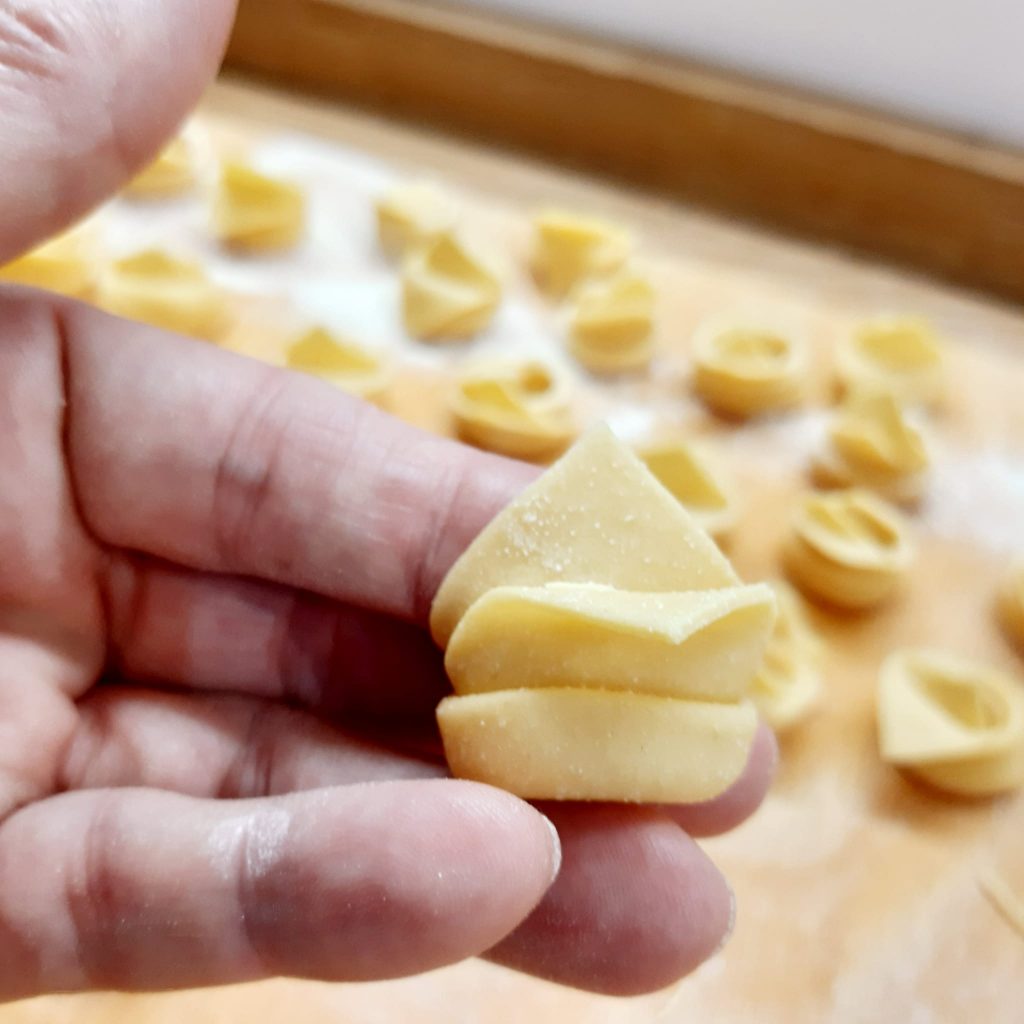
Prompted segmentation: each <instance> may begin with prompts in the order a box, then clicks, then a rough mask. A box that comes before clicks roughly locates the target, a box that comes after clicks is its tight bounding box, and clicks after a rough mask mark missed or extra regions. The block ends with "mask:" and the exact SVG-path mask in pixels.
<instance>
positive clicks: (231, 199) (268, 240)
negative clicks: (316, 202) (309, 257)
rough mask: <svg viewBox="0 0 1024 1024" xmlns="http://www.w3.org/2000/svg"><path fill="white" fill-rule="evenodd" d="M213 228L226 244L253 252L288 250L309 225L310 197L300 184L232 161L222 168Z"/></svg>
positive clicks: (214, 208)
mask: <svg viewBox="0 0 1024 1024" xmlns="http://www.w3.org/2000/svg"><path fill="white" fill-rule="evenodd" d="M213 228H214V233H215V234H216V236H217V238H219V239H220V240H221V241H222V242H223V243H224V244H225V245H228V246H232V247H234V248H237V249H247V250H250V251H253V252H262V251H266V250H277V249H288V248H291V247H292V246H293V245H295V244H296V243H297V242H298V240H299V238H300V237H301V235H302V233H303V232H304V231H305V228H306V197H305V194H304V193H303V191H302V189H301V188H299V187H298V185H295V184H292V183H291V182H287V181H279V180H277V179H276V178H270V177H267V176H266V175H264V174H260V173H258V172H257V171H255V170H254V169H253V168H251V167H247V166H246V165H245V164H241V163H236V162H234V161H231V162H228V163H226V164H225V165H224V167H223V168H222V170H221V178H220V186H219V190H218V193H217V198H216V201H215V203H214V207H213Z"/></svg>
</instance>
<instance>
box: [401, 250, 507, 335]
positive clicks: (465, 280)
mask: <svg viewBox="0 0 1024 1024" xmlns="http://www.w3.org/2000/svg"><path fill="white" fill-rule="evenodd" d="M500 302H501V280H500V277H499V275H498V272H497V270H496V268H495V267H493V266H492V265H491V262H490V260H489V259H488V258H487V257H486V256H485V255H484V254H483V253H481V252H479V251H477V249H476V248H475V247H474V246H472V245H470V244H469V242H468V241H467V240H466V239H465V238H464V237H463V236H461V235H458V234H455V233H452V232H445V233H444V234H442V235H439V236H438V237H437V238H435V239H434V240H433V241H432V242H429V243H428V244H426V245H424V246H423V247H421V248H419V249H416V250H415V251H414V252H412V253H411V254H410V255H409V256H408V258H407V259H406V260H405V263H404V264H403V266H402V316H403V319H404V321H405V326H406V329H407V330H408V331H409V333H410V334H411V335H413V337H416V338H419V339H421V340H422V341H447V340H452V341H457V340H463V339H467V338H472V337H473V336H474V335H476V334H479V333H480V332H481V331H482V330H484V328H485V327H487V325H488V324H489V323H490V322H491V320H492V319H493V318H494V314H495V312H496V311H497V309H498V305H499V303H500Z"/></svg>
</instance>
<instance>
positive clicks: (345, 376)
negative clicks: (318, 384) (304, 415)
mask: <svg viewBox="0 0 1024 1024" xmlns="http://www.w3.org/2000/svg"><path fill="white" fill-rule="evenodd" d="M285 363H286V365H287V366H288V367H290V368H291V369H293V370H300V371H302V372H303V373H310V374H313V375H314V376H316V377H320V378H322V379H323V380H326V381H328V382H330V383H331V384H334V385H335V386H336V387H338V388H341V389H342V390H343V391H348V392H350V393H351V394H353V395H358V396H359V397H360V398H365V399H367V401H370V402H381V401H383V399H384V396H385V395H386V393H387V390H388V385H389V384H390V381H391V369H390V366H389V365H388V363H387V361H386V360H385V359H384V358H383V357H381V356H380V355H379V354H378V353H376V352H374V351H372V350H370V349H367V348H364V347H363V346H362V345H359V344H357V343H356V342H354V341H350V340H349V339H348V338H343V337H340V336H339V335H336V334H332V333H331V332H330V331H328V330H325V329H324V328H323V327H314V328H312V329H311V330H309V331H306V332H305V333H304V334H303V335H302V336H301V337H299V338H297V339H296V340H295V341H294V342H293V343H292V344H291V345H289V347H288V351H287V354H286V356H285Z"/></svg>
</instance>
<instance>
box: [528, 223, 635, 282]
mask: <svg viewBox="0 0 1024 1024" xmlns="http://www.w3.org/2000/svg"><path fill="white" fill-rule="evenodd" d="M533 229H534V242H533V254H532V257H531V265H532V269H533V274H534V277H535V279H536V281H537V283H538V284H539V285H540V287H541V288H542V289H543V290H544V291H545V292H547V293H548V294H549V295H551V296H553V297H555V298H562V297H563V296H565V295H567V294H568V293H569V292H570V291H571V290H572V289H573V288H574V287H575V286H576V285H577V284H579V283H580V282H581V281H585V280H586V279H587V278H590V277H601V276H605V275H607V274H612V273H614V272H615V271H617V270H620V269H621V268H622V266H623V265H624V264H625V262H626V260H627V259H628V258H629V255H630V253H631V251H632V249H633V239H632V238H631V236H630V235H629V233H628V232H627V231H625V230H624V229H622V228H620V227H618V226H617V225H614V224H610V223H608V222H607V221H603V220H599V219H598V218H596V217H581V216H579V215H577V214H574V213H569V212H567V211H564V210H544V211H542V212H541V213H539V214H538V215H537V216H536V217H535V218H534V222H533Z"/></svg>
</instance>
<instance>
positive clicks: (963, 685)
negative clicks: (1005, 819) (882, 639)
mask: <svg viewBox="0 0 1024 1024" xmlns="http://www.w3.org/2000/svg"><path fill="white" fill-rule="evenodd" d="M878 728H879V745H880V748H881V754H882V759H883V760H884V761H887V762H888V763H890V764H894V765H899V766H900V767H904V768H906V769H908V770H909V771H911V772H912V773H913V774H915V775H918V776H919V777H921V778H923V779H924V780H925V781H927V782H929V783H931V784H932V785H934V786H937V787H939V788H941V789H944V790H947V791H949V792H951V793H957V794H962V795H968V796H987V795H991V794H994V793H1000V792H1004V791H1006V790H1008V789H1013V788H1016V787H1018V786H1020V785H1021V784H1022V783H1024V686H1022V685H1021V683H1020V682H1018V681H1017V680H1015V679H1012V678H1010V677H1008V676H1006V675H1004V674H1003V673H1002V672H1000V671H998V670H997V669H994V668H992V667H990V666H988V665H984V664H980V663H977V662H974V661H969V660H967V659H964V658H959V657H956V656H954V655H950V654H946V653H944V652H942V651H931V650H905V651H898V652H896V653H894V654H892V655H890V656H889V658H887V659H886V661H885V663H884V664H883V665H882V669H881V672H880V675H879V683H878Z"/></svg>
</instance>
